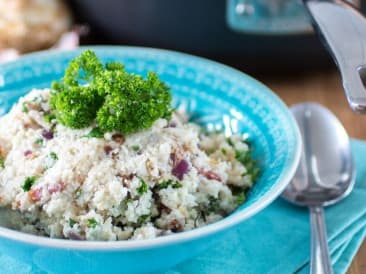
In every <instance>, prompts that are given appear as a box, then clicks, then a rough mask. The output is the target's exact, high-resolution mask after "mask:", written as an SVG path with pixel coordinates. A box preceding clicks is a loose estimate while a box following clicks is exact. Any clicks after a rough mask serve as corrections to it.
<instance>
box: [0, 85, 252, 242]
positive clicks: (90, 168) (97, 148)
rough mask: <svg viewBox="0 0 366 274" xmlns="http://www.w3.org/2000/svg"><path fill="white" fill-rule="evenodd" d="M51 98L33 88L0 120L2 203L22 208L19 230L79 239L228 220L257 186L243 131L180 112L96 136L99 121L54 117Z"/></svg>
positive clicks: (153, 233)
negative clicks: (139, 127) (83, 124)
mask: <svg viewBox="0 0 366 274" xmlns="http://www.w3.org/2000/svg"><path fill="white" fill-rule="evenodd" d="M49 97H50V91H49V90H48V89H45V90H33V91H32V92H30V93H29V94H28V95H27V96H25V97H24V98H21V99H20V101H19V102H18V103H17V104H16V105H15V106H14V107H13V108H12V110H11V111H10V112H9V113H8V114H7V115H5V116H4V117H1V118H0V159H2V162H3V163H0V207H3V208H9V209H11V210H12V211H14V212H17V213H20V214H18V215H19V218H17V219H13V224H12V228H15V229H18V230H21V231H23V232H27V233H32V234H36V235H44V236H49V237H52V238H67V239H76V240H107V241H115V240H131V239H147V238H154V237H158V236H161V235H167V234H171V233H175V232H180V231H186V230H191V229H194V228H196V227H200V226H203V225H206V224H209V223H212V222H215V221H217V220H220V219H222V218H223V217H225V216H226V215H228V214H229V213H231V212H232V211H233V210H235V209H236V208H237V207H238V206H239V205H240V203H242V202H243V201H244V197H245V196H244V194H245V192H246V191H247V190H248V189H249V188H250V187H251V186H252V184H253V178H254V176H253V174H251V172H250V170H249V169H247V168H246V166H245V162H243V161H240V155H242V154H249V153H250V150H249V147H248V145H247V143H246V142H245V140H243V136H241V135H235V136H231V137H230V138H229V139H228V138H226V137H225V136H224V135H223V134H221V133H216V134H210V135H207V134H204V133H202V130H201V129H200V128H199V127H198V126H197V125H195V124H193V123H187V122H186V121H185V119H184V118H182V115H180V114H178V113H174V114H173V116H172V119H171V120H170V121H167V120H165V119H159V120H157V121H156V122H155V123H154V125H153V126H152V127H151V128H150V129H148V130H144V131H140V132H138V133H135V134H131V135H128V136H123V135H122V134H120V133H106V134H104V137H102V138H95V137H94V135H93V131H92V130H93V127H88V128H85V129H82V130H73V129H69V128H67V127H64V126H62V125H61V124H58V123H56V120H55V119H53V118H52V117H49V116H48V113H49V112H50V105H49ZM238 155H239V157H238Z"/></svg>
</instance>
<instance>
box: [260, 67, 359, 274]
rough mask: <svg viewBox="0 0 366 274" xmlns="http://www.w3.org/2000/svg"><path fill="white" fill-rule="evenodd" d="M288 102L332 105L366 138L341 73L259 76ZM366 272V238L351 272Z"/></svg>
mask: <svg viewBox="0 0 366 274" xmlns="http://www.w3.org/2000/svg"><path fill="white" fill-rule="evenodd" d="M257 78H258V79H259V80H260V81H262V82H263V83H265V84H266V85H267V86H268V87H270V88H271V89H272V90H273V91H275V92H276V93H277V95H278V96H279V97H280V98H281V99H282V100H283V101H284V102H285V103H286V104H288V105H292V104H295V103H299V102H304V101H313V102H318V103H321V104H323V105H324V106H326V107H327V108H329V109H330V110H331V111H332V112H333V113H334V114H335V115H336V116H337V117H338V118H339V120H340V121H341V122H342V123H343V125H344V126H345V128H346V130H347V132H348V134H349V135H350V136H351V137H353V138H359V139H364V140H366V115H359V114H356V113H354V112H352V110H351V109H350V108H349V106H348V103H347V100H346V97H345V94H344V91H343V89H342V84H341V80H340V77H339V74H338V72H336V71H333V70H332V71H324V72H316V73H315V72H314V73H308V74H303V75H296V76H291V77H284V78H269V77H257ZM365 273H366V241H365V242H364V243H363V245H362V246H361V248H360V250H359V251H358V253H357V255H356V257H355V258H354V260H353V262H352V264H351V266H350V268H349V270H348V272H347V274H365Z"/></svg>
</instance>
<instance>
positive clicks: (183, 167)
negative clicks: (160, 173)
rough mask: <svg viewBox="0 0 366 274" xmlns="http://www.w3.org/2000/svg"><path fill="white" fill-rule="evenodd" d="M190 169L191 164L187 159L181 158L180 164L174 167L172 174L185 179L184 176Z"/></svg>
mask: <svg viewBox="0 0 366 274" xmlns="http://www.w3.org/2000/svg"><path fill="white" fill-rule="evenodd" d="M188 171H189V164H188V162H187V161H186V160H184V159H183V160H180V161H179V162H178V164H177V165H176V166H175V167H174V168H173V170H172V174H173V175H174V176H175V177H177V178H178V179H179V180H182V179H183V176H184V175H185V174H187V173H188Z"/></svg>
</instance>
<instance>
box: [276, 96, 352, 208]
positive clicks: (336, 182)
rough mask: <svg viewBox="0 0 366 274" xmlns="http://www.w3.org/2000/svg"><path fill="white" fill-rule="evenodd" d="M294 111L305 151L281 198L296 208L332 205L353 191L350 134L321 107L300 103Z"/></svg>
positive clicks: (292, 109)
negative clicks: (295, 205) (299, 206)
mask: <svg viewBox="0 0 366 274" xmlns="http://www.w3.org/2000/svg"><path fill="white" fill-rule="evenodd" d="M291 112H292V113H293V115H294V116H295V119H296V121H297V123H298V125H299V128H300V132H301V137H302V140H303V151H302V155H301V159H300V163H299V166H298V168H297V170H296V173H295V176H294V178H293V179H292V181H291V183H290V184H289V185H288V187H287V188H286V189H285V191H284V192H283V194H282V196H283V197H284V198H285V199H286V200H288V201H290V202H292V203H295V204H297V205H303V206H316V205H323V206H328V205H332V204H334V203H336V202H338V201H339V200H341V199H343V198H344V197H346V196H347V195H348V194H349V193H350V192H351V191H352V188H353V184H354V181H355V180H354V179H355V171H354V164H353V158H352V153H351V147H350V142H349V138H348V135H347V133H346V131H345V129H344V128H343V126H342V125H341V123H340V122H339V120H338V119H337V118H336V117H335V116H334V115H333V114H332V113H331V112H330V111H329V110H328V109H326V108H324V107H322V106H321V105H319V104H316V103H302V104H297V105H294V106H293V107H291Z"/></svg>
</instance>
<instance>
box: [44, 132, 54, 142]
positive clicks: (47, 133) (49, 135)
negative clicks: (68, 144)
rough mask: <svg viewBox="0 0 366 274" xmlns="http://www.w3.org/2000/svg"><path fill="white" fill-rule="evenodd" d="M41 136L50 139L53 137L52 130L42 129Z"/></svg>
mask: <svg viewBox="0 0 366 274" xmlns="http://www.w3.org/2000/svg"><path fill="white" fill-rule="evenodd" d="M42 136H43V137H44V138H45V139H46V140H51V139H53V131H52V130H43V131H42Z"/></svg>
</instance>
